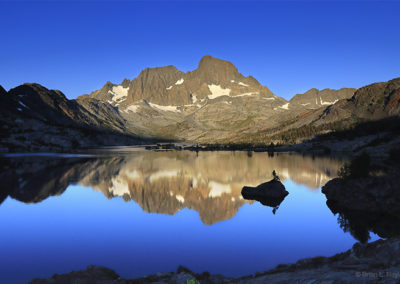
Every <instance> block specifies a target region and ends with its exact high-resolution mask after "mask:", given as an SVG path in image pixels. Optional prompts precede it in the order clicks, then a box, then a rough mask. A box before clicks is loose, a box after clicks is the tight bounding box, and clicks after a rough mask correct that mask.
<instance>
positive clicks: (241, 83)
mask: <svg viewBox="0 0 400 284" xmlns="http://www.w3.org/2000/svg"><path fill="white" fill-rule="evenodd" d="M238 84H239V85H241V86H245V87H248V86H249V85H247V84H245V83H243V82H239V83H238Z"/></svg>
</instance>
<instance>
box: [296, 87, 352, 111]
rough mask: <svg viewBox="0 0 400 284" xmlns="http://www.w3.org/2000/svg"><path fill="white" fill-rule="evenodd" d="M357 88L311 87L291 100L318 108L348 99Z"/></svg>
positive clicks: (311, 107)
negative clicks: (320, 88)
mask: <svg viewBox="0 0 400 284" xmlns="http://www.w3.org/2000/svg"><path fill="white" fill-rule="evenodd" d="M356 90H357V89H354V88H342V89H339V90H333V89H323V90H321V91H320V90H318V89H315V88H313V89H310V90H308V91H307V92H305V93H304V94H297V95H295V96H294V97H293V98H292V99H291V100H290V103H294V104H300V105H302V106H304V107H306V108H309V109H317V108H320V107H323V106H328V105H333V104H334V103H336V102H337V101H339V100H341V99H348V98H351V97H352V96H353V95H354V92H355V91H356Z"/></svg>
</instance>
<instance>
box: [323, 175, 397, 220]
mask: <svg viewBox="0 0 400 284" xmlns="http://www.w3.org/2000/svg"><path fill="white" fill-rule="evenodd" d="M399 180H400V174H399V173H393V174H388V175H384V176H371V177H364V178H350V179H342V178H335V179H333V180H331V181H329V182H328V183H327V184H326V185H325V186H323V187H322V193H324V194H325V195H326V198H327V199H328V201H330V203H331V204H335V205H336V206H337V207H340V208H343V209H349V210H358V211H365V212H374V213H380V214H388V215H396V216H399V214H400V184H399Z"/></svg>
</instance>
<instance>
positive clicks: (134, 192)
mask: <svg viewBox="0 0 400 284" xmlns="http://www.w3.org/2000/svg"><path fill="white" fill-rule="evenodd" d="M340 165H341V161H339V160H334V159H330V158H314V159H313V158H312V157H308V156H306V157H303V156H299V155H288V154H280V155H276V156H274V157H268V154H266V153H254V154H253V155H252V156H251V157H249V156H248V155H247V153H245V152H200V153H198V154H196V153H195V152H189V151H171V152H153V151H136V152H132V153H130V154H127V155H115V156H105V157H98V158H85V159H77V158H75V159H48V158H47V159H39V158H36V159H29V160H26V159H25V160H24V159H20V160H19V162H13V163H11V164H9V165H7V167H6V168H5V170H4V171H3V172H2V174H1V176H2V180H4V181H6V182H7V184H8V185H9V186H7V187H8V188H9V189H10V190H9V191H10V192H9V193H8V194H9V195H10V196H11V197H12V198H15V199H17V200H20V201H23V202H26V203H36V202H41V201H42V200H44V199H46V198H47V197H49V196H52V195H60V194H62V193H63V192H64V191H65V189H66V188H67V187H68V185H70V184H73V183H78V184H81V185H83V186H89V187H91V188H93V189H95V190H98V191H100V192H102V193H103V194H104V195H105V196H106V197H107V198H109V199H111V198H116V197H121V198H123V199H124V200H125V201H127V202H130V201H134V202H136V203H138V204H139V205H140V207H141V208H142V209H143V210H144V211H146V212H149V213H162V214H169V215H173V214H176V213H177V212H178V211H179V210H181V209H184V208H188V209H193V210H195V211H197V212H198V213H199V216H200V219H201V220H202V222H203V223H204V224H207V225H211V224H214V223H216V222H220V221H223V220H227V219H230V218H232V217H233V216H234V215H235V214H236V213H237V212H238V210H239V208H240V207H241V206H242V205H243V204H244V203H245V202H250V203H251V201H246V200H243V198H242V195H241V189H242V187H243V186H245V185H247V186H257V185H258V184H260V183H263V182H265V181H268V180H270V179H271V178H272V175H271V173H272V171H273V170H275V171H276V172H277V174H278V175H279V176H280V177H281V180H282V181H283V182H285V180H287V179H291V180H293V181H294V182H295V183H298V184H304V185H306V186H307V187H308V188H309V189H311V190H316V189H318V188H319V187H321V186H322V185H323V184H324V183H325V182H326V181H328V180H329V179H331V178H333V177H335V175H336V172H337V169H338V168H339V167H340ZM16 169H17V170H16ZM4 198H5V197H4Z"/></svg>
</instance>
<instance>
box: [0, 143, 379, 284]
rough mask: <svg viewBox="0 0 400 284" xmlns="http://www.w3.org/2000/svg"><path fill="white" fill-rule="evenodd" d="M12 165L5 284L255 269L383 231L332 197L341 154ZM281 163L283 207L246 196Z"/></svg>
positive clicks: (155, 156)
mask: <svg viewBox="0 0 400 284" xmlns="http://www.w3.org/2000/svg"><path fill="white" fill-rule="evenodd" d="M0 162H1V164H0V166H1V176H0V177H1V182H2V185H1V192H0V203H1V204H0V225H1V228H2V230H1V232H2V233H1V234H0V250H1V258H0V283H26V282H27V281H29V280H31V279H33V278H35V277H50V276H51V275H53V274H54V273H67V272H70V271H72V270H80V269H85V268H86V266H88V265H91V264H94V265H102V266H106V267H109V268H112V269H114V270H115V271H116V272H117V273H119V274H120V275H121V276H122V277H140V276H144V275H148V274H153V273H157V272H166V271H175V270H176V269H177V267H178V266H179V265H184V266H186V267H188V268H189V269H191V270H193V271H195V272H202V271H209V272H210V273H212V274H214V273H219V274H223V275H226V276H243V275H247V274H253V273H255V272H262V271H265V270H267V269H270V268H273V267H275V266H276V265H278V264H281V263H293V262H296V261H297V260H299V259H300V258H305V257H314V256H319V255H321V256H331V255H334V254H336V253H338V252H343V251H345V250H347V249H349V248H350V247H351V246H352V245H353V244H354V243H355V242H357V239H360V238H364V239H366V240H369V241H373V240H376V239H378V238H379V236H378V235H376V234H374V233H372V231H373V230H372V229H371V228H369V227H368V226H367V225H365V226H364V227H363V226H361V228H360V226H358V227H357V226H354V224H353V225H352V224H351V222H350V223H349V220H347V219H346V216H343V215H340V214H336V215H334V214H333V213H332V211H331V210H330V209H329V207H328V206H327V204H326V198H325V195H324V194H322V193H321V186H323V185H324V184H325V183H326V182H327V181H329V180H330V179H332V178H334V177H335V176H336V173H337V170H338V169H339V168H340V166H341V165H342V164H343V163H344V161H343V160H341V159H335V158H331V157H312V156H301V155H295V154H285V153H280V154H276V153H275V155H268V153H252V152H251V153H247V152H239V151H237V152H228V151H226V152H225V151H223V152H217V151H216V152H198V153H196V152H190V151H165V152H155V151H146V150H144V149H141V148H119V149H116V150H104V151H98V152H91V153H89V155H54V154H43V155H30V156H27V155H11V156H7V157H2V158H1V159H0ZM273 170H275V171H276V173H277V174H278V176H279V177H280V179H281V181H282V182H283V184H284V185H285V187H286V189H287V191H288V192H289V195H288V196H287V197H286V198H285V199H284V200H283V202H282V203H281V204H280V206H279V208H275V209H274V208H272V207H269V206H264V205H262V204H261V203H259V202H257V201H253V200H245V199H243V197H242V195H241V189H242V187H243V186H257V185H258V184H261V183H263V182H266V181H268V180H270V179H271V178H272V174H271V173H272V171H273Z"/></svg>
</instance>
